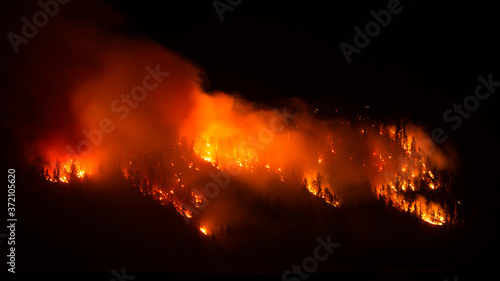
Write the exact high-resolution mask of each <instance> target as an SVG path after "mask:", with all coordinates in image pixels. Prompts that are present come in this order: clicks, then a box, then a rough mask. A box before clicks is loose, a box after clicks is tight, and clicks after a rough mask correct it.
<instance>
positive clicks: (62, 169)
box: [40, 159, 92, 183]
mask: <svg viewBox="0 0 500 281" xmlns="http://www.w3.org/2000/svg"><path fill="white" fill-rule="evenodd" d="M49 170H52V173H51V172H49ZM87 174H89V175H90V174H92V173H91V172H88V173H87V172H85V170H84V169H83V165H82V164H81V163H77V162H76V161H75V160H74V159H71V160H70V161H69V162H68V163H64V164H63V163H62V162H61V161H59V160H56V162H55V165H54V166H46V167H43V168H42V169H41V171H40V175H41V176H42V177H43V178H45V179H46V180H48V181H51V182H62V183H70V181H73V180H75V179H83V178H84V177H85V176H86V175H87Z"/></svg>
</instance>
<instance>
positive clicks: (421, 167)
mask: <svg viewBox="0 0 500 281" xmlns="http://www.w3.org/2000/svg"><path fill="white" fill-rule="evenodd" d="M383 131H385V130H381V132H383ZM390 133H391V134H390V135H387V137H388V138H389V140H390V142H391V144H392V150H391V151H388V152H387V154H384V155H382V154H378V157H375V158H374V161H376V164H375V166H379V167H380V168H379V172H381V171H382V167H386V169H385V170H386V171H385V173H384V175H383V176H384V179H385V183H383V184H378V185H376V186H375V194H376V195H377V197H378V198H381V199H384V200H385V201H386V202H387V203H388V204H390V205H392V206H393V207H395V208H399V209H400V210H402V211H405V212H409V213H412V214H414V215H416V216H418V217H419V218H421V219H422V220H423V221H425V222H427V223H430V224H433V225H444V224H446V223H447V222H449V221H450V220H451V219H452V216H453V215H452V214H450V212H449V209H450V207H449V206H446V205H443V204H440V203H438V202H433V201H431V200H429V199H428V198H429V196H426V195H429V194H430V193H431V192H434V191H435V190H438V189H442V188H444V187H445V183H444V182H443V181H439V180H437V179H436V177H435V175H434V174H433V173H432V172H431V171H428V168H427V166H428V165H426V163H425V158H424V155H423V154H422V152H420V151H419V150H418V149H417V146H416V140H415V137H414V136H408V135H407V134H406V132H405V131H404V128H403V129H397V128H391V129H390ZM408 139H411V141H409V140H408ZM389 154H393V155H392V156H391V155H389ZM374 156H375V153H374ZM395 160H396V162H395ZM397 161H399V162H397ZM401 162H402V163H403V166H402V168H401V169H400V170H395V171H393V172H391V171H390V169H389V167H390V166H389V165H388V164H389V163H390V164H392V166H394V165H395V166H398V165H399V164H400V163H401ZM408 187H410V188H408ZM425 197H427V199H424V198H425Z"/></svg>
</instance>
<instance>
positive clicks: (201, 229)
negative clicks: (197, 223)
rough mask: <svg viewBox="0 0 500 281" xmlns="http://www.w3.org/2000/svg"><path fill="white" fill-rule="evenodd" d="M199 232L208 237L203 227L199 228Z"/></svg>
mask: <svg viewBox="0 0 500 281" xmlns="http://www.w3.org/2000/svg"><path fill="white" fill-rule="evenodd" d="M200 231H201V232H202V233H203V234H205V235H208V233H207V230H206V229H205V228H204V227H200Z"/></svg>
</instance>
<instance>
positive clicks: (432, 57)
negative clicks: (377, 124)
mask: <svg viewBox="0 0 500 281" xmlns="http://www.w3.org/2000/svg"><path fill="white" fill-rule="evenodd" d="M116 2H117V3H118V2H119V6H120V7H121V9H123V10H124V11H125V13H126V14H128V15H130V20H131V26H130V27H131V28H132V29H135V30H137V31H139V32H140V33H145V34H147V35H149V36H151V37H153V38H155V39H156V40H158V41H159V42H161V43H162V44H163V45H165V46H167V47H170V48H173V49H176V50H178V51H180V52H181V53H183V54H184V55H186V56H187V57H188V58H190V59H191V60H193V61H195V62H197V63H199V64H200V65H201V66H203V67H204V68H205V69H206V70H207V72H208V78H209V81H210V86H211V88H213V89H222V90H226V91H236V92H239V93H242V94H243V95H245V96H247V97H249V98H250V99H253V100H256V101H261V100H268V99H269V98H270V97H277V96H282V97H290V96H299V97H302V98H304V99H306V100H308V101H314V102H320V103H321V104H323V105H333V106H335V104H338V103H339V102H353V103H354V104H355V105H360V106H364V105H365V104H366V105H372V108H375V109H377V108H378V109H381V110H383V111H396V112H397V111H401V110H403V111H407V112H408V113H410V114H411V116H415V117H416V118H424V119H426V121H428V122H432V121H431V120H432V119H440V118H441V115H442V112H443V111H444V110H445V109H446V108H447V107H449V106H451V105H452V104H453V103H454V102H458V101H462V100H463V98H464V97H466V96H467V95H470V94H471V93H473V90H474V87H475V85H476V84H477V80H476V77H477V76H478V75H487V74H489V73H492V72H495V71H497V72H498V69H497V68H498V64H496V63H497V62H498V60H497V59H498V57H499V54H498V49H499V48H498V47H499V43H498V42H497V41H498V35H497V33H498V31H497V30H498V29H497V28H498V23H497V22H496V21H495V17H496V16H497V15H496V12H495V9H494V8H493V7H492V6H488V5H480V4H476V3H475V4H473V6H471V4H467V3H459V2H453V3H435V1H413V2H412V1H408V0H407V1H402V2H401V4H400V5H401V6H402V8H403V10H402V11H401V12H400V13H399V14H396V15H392V18H391V21H390V23H389V24H388V25H387V26H386V27H382V28H381V31H380V33H379V35H378V36H376V37H375V38H372V39H371V42H370V43H369V45H368V46H367V47H365V48H363V49H362V50H361V53H360V54H354V55H352V62H351V63H350V64H348V63H347V62H346V59H345V57H344V55H343V54H342V51H341V49H340V47H339V44H340V43H341V42H343V41H344V42H346V43H348V44H351V45H354V44H353V37H354V35H355V31H354V30H353V28H354V27H355V26H358V27H360V28H361V29H364V26H365V24H366V23H367V22H369V21H372V20H373V18H372V16H371V15H370V11H371V10H375V11H379V10H380V9H387V4H388V2H389V1H365V2H366V3H365V2H361V1H342V2H339V3H337V2H335V1H320V2H314V3H306V2H294V1H242V3H241V4H240V5H238V6H236V7H235V8H234V10H233V11H232V12H225V13H224V21H223V22H221V21H220V19H219V17H218V15H217V12H216V10H215V8H214V6H213V1H172V4H170V3H168V4H166V3H163V2H156V1H140V4H138V1H116ZM236 2H237V1H236ZM224 3H225V2H224ZM423 112H425V115H426V116H422V115H424V114H422V113H423ZM427 116H428V117H429V118H427Z"/></svg>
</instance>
